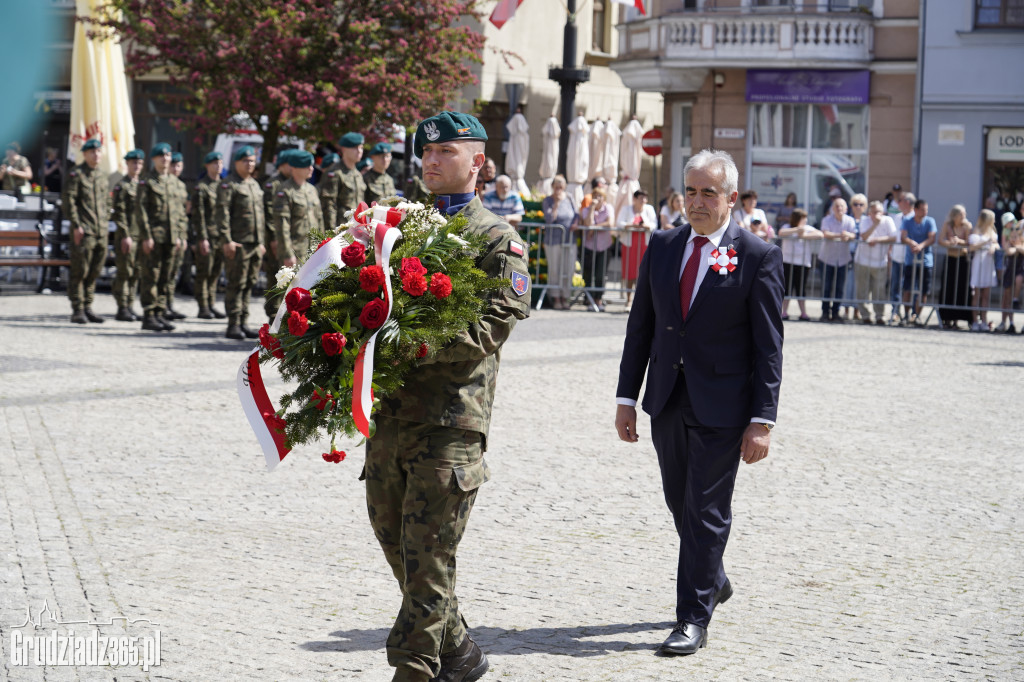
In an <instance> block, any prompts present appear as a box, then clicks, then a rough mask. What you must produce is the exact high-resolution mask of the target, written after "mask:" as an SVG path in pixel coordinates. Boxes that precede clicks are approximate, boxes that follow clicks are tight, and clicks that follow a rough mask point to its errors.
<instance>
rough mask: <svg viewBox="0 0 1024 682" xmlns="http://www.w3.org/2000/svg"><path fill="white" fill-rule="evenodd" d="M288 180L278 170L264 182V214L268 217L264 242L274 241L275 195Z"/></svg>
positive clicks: (264, 227)
mask: <svg viewBox="0 0 1024 682" xmlns="http://www.w3.org/2000/svg"><path fill="white" fill-rule="evenodd" d="M286 182H288V178H286V177H285V176H283V175H281V171H278V172H276V173H274V174H273V175H271V176H270V177H269V178H268V179H267V180H265V181H264V182H263V215H264V217H266V220H265V221H264V223H265V224H264V226H263V229H264V230H265V232H264V233H263V243H264V244H270V242H272V241H274V218H273V215H274V197H276V196H277V193H278V191H279V190H280V189H281V185H283V184H284V183H286Z"/></svg>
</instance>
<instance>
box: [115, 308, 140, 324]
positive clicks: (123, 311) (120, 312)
mask: <svg viewBox="0 0 1024 682" xmlns="http://www.w3.org/2000/svg"><path fill="white" fill-rule="evenodd" d="M114 319H115V320H117V321H118V322H135V316H134V315H132V311H130V310H128V309H127V308H118V309H117V315H114Z"/></svg>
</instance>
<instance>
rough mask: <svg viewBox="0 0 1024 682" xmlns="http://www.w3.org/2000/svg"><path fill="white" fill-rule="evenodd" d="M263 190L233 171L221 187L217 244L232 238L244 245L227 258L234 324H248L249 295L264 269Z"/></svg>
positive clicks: (228, 302)
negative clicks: (232, 256)
mask: <svg viewBox="0 0 1024 682" xmlns="http://www.w3.org/2000/svg"><path fill="white" fill-rule="evenodd" d="M263 230H264V217H263V190H262V189H260V184H259V183H258V182H256V180H254V179H253V178H251V177H250V178H246V179H245V180H243V179H242V178H241V177H240V176H239V175H238V174H237V173H235V172H232V173H231V174H230V175H228V177H227V178H226V179H224V180H223V181H221V183H220V187H219V189H218V190H217V233H218V239H217V248H218V249H221V250H223V246H224V245H225V244H227V243H228V242H237V243H239V244H241V246H239V247H237V248H236V250H235V257H234V258H227V257H225V259H224V267H225V269H226V270H227V273H228V288H227V291H226V292H225V295H224V307H225V308H227V314H228V324H229V325H230V326H235V325H238V326H241V325H244V324H245V322H246V320H247V319H248V317H249V297H250V295H251V292H252V288H253V286H254V285H255V284H256V279H257V277H258V276H259V272H260V247H261V246H263Z"/></svg>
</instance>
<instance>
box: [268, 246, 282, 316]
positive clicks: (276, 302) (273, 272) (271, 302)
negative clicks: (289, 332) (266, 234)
mask: <svg viewBox="0 0 1024 682" xmlns="http://www.w3.org/2000/svg"><path fill="white" fill-rule="evenodd" d="M280 269H281V263H280V262H279V261H278V260H277V254H275V253H274V250H273V249H271V248H269V247H268V248H267V252H266V253H265V254H263V272H265V273H267V286H268V287H272V286H274V284H275V283H276V281H277V271H278V270H280ZM265 295H266V294H265ZM281 298H282V297H281V296H270V295H266V300H265V301H264V302H263V312H265V313H266V314H267V317H269V318H270V319H271V320H273V319H274V316H275V315H277V309H278V308H279V307H280V306H281Z"/></svg>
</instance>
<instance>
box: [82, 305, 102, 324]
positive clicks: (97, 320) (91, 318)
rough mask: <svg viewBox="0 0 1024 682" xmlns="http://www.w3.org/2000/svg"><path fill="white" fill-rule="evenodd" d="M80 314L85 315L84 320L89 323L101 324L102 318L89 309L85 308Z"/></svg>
mask: <svg viewBox="0 0 1024 682" xmlns="http://www.w3.org/2000/svg"><path fill="white" fill-rule="evenodd" d="M82 312H83V313H84V314H85V319H87V320H89V321H90V322H95V323H97V324H99V323H101V322H103V318H102V317H100V316H99V315H97V314H96V313H94V312H93V311H92V309H91V308H86V309H85V310H83V311H82Z"/></svg>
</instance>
